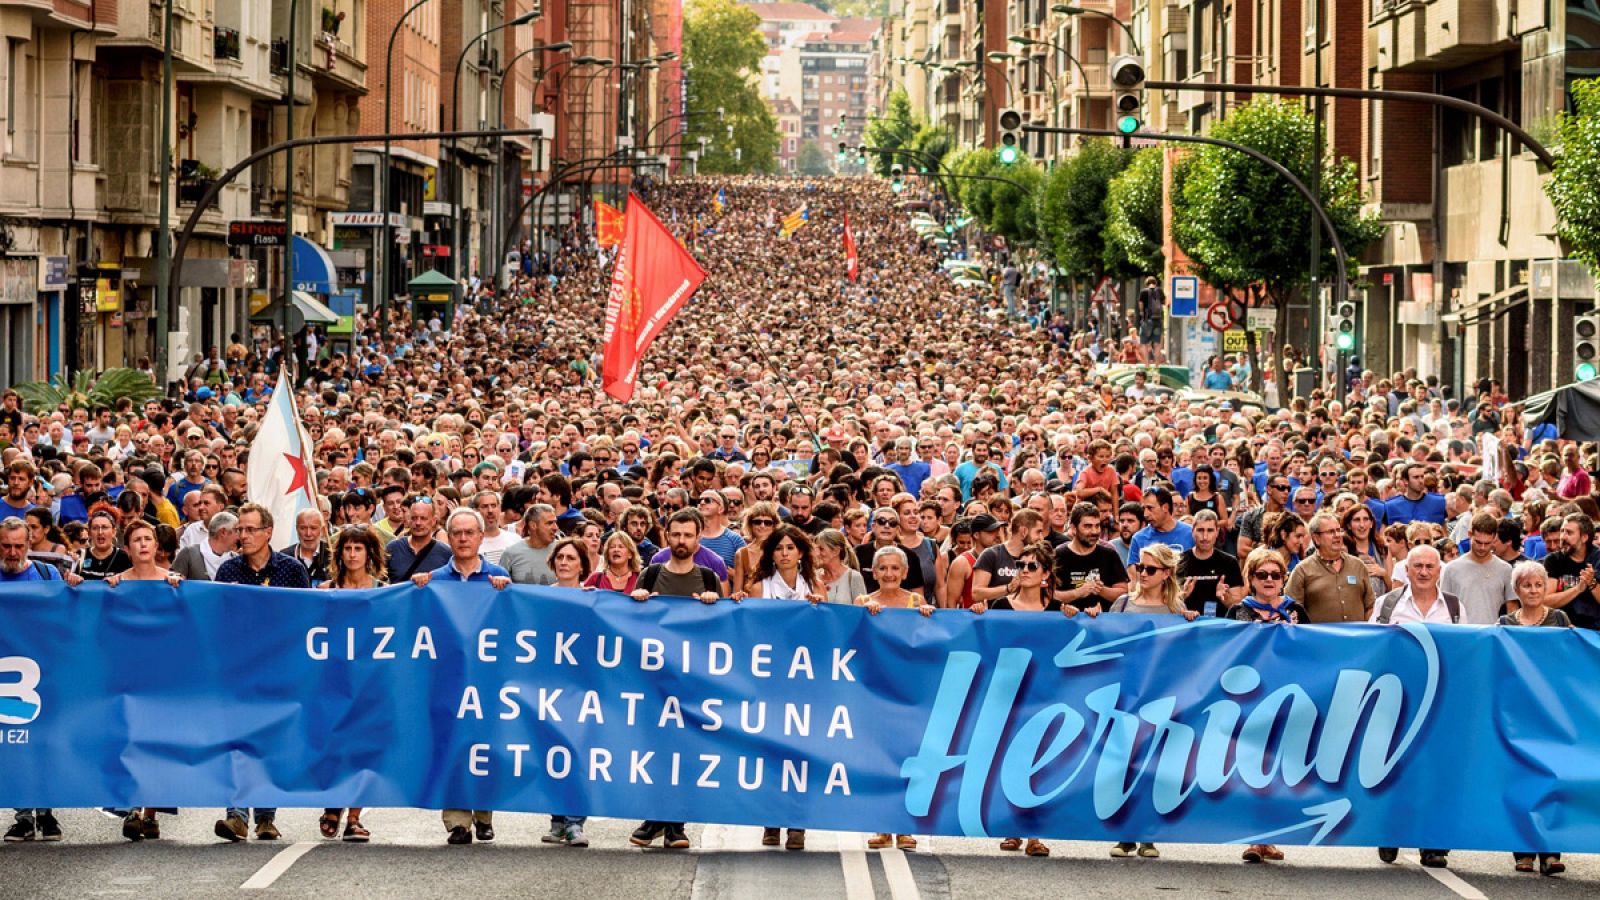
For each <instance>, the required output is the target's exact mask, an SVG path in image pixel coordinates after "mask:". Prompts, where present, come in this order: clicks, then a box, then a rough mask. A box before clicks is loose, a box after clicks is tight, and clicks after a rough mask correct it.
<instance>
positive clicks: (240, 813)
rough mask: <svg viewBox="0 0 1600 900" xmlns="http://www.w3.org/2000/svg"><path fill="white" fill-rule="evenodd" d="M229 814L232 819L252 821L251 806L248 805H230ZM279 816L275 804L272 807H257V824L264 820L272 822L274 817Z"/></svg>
mask: <svg viewBox="0 0 1600 900" xmlns="http://www.w3.org/2000/svg"><path fill="white" fill-rule="evenodd" d="M227 816H228V818H230V819H243V820H245V821H246V822H248V821H250V807H248V806H230V807H228V813H227ZM277 817H278V808H277V807H275V806H274V807H271V808H268V807H265V806H258V807H256V824H257V825H260V824H261V823H262V822H271V821H272V820H273V819H276V818H277Z"/></svg>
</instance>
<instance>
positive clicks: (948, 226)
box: [944, 222, 956, 234]
mask: <svg viewBox="0 0 1600 900" xmlns="http://www.w3.org/2000/svg"><path fill="white" fill-rule="evenodd" d="M944 233H945V234H955V233H956V223H954V222H946V223H944Z"/></svg>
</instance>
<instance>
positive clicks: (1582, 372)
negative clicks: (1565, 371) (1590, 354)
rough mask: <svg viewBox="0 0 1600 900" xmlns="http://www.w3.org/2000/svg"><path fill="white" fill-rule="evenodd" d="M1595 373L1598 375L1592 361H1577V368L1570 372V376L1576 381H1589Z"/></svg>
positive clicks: (1599, 373)
mask: <svg viewBox="0 0 1600 900" xmlns="http://www.w3.org/2000/svg"><path fill="white" fill-rule="evenodd" d="M1596 375H1600V371H1597V370H1596V369H1595V367H1594V363H1589V362H1586V363H1578V370H1577V371H1576V372H1573V373H1572V377H1573V378H1575V379H1577V380H1578V381H1589V380H1591V379H1593V378H1594V377H1595V376H1596Z"/></svg>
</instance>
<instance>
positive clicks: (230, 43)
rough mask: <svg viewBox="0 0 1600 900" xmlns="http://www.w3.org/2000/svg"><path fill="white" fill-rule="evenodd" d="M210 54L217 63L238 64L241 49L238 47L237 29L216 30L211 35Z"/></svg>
mask: <svg viewBox="0 0 1600 900" xmlns="http://www.w3.org/2000/svg"><path fill="white" fill-rule="evenodd" d="M211 43H212V48H213V49H212V54H213V55H214V56H215V57H216V58H217V61H218V62H222V61H232V62H239V61H240V58H241V55H242V54H241V48H240V45H239V30H238V29H237V28H218V29H217V30H216V31H215V32H213V34H212V38H211Z"/></svg>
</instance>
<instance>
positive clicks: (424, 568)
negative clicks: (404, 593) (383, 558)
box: [385, 537, 450, 584]
mask: <svg viewBox="0 0 1600 900" xmlns="http://www.w3.org/2000/svg"><path fill="white" fill-rule="evenodd" d="M385 549H387V550H388V551H389V571H388V573H387V574H388V576H389V583H390V584H394V583H396V582H399V581H404V580H405V579H407V578H410V577H411V576H412V575H415V574H417V573H418V572H432V571H433V570H434V569H437V568H439V567H440V566H442V565H446V564H447V563H449V562H450V548H449V547H446V546H445V545H444V542H443V541H440V540H438V539H437V538H436V539H434V540H433V541H431V542H430V543H428V545H427V546H425V547H423V548H422V552H421V553H420V554H419V553H418V552H417V551H416V550H415V549H413V548H412V546H411V540H410V539H409V538H403V537H402V538H395V539H394V540H392V541H390V542H389V546H388V547H387V548H385ZM419 555H420V556H421V557H422V558H421V559H420V560H419V559H418V558H417V557H418V556H419ZM413 563H415V565H413Z"/></svg>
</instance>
